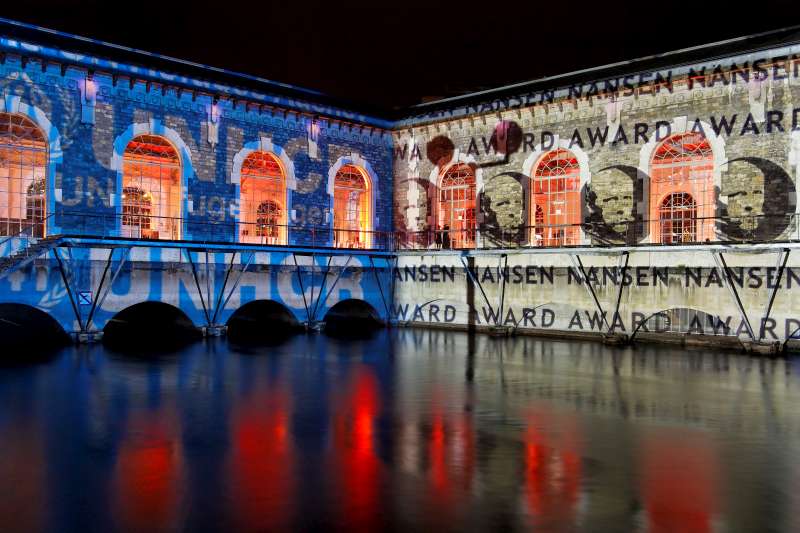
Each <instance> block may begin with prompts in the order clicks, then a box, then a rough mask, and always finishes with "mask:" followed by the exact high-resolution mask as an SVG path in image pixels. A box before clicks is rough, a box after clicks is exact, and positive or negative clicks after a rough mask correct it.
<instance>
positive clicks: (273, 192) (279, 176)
mask: <svg viewBox="0 0 800 533" xmlns="http://www.w3.org/2000/svg"><path fill="white" fill-rule="evenodd" d="M240 202H241V205H240V213H241V215H240V223H239V241H240V242H249V243H257V244H286V242H287V223H286V209H285V208H284V206H285V203H286V175H285V173H284V171H283V166H282V165H281V162H280V161H279V160H278V158H277V157H276V156H275V155H274V154H272V153H270V152H260V151H257V152H252V153H251V154H250V155H248V156H247V158H246V159H245V160H244V162H243V163H242V179H241V199H240Z"/></svg>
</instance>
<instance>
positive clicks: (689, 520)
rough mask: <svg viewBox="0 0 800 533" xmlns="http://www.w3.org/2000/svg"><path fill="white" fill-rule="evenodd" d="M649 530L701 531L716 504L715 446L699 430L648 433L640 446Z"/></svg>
mask: <svg viewBox="0 0 800 533" xmlns="http://www.w3.org/2000/svg"><path fill="white" fill-rule="evenodd" d="M641 450H642V452H641V453H642V455H641V459H640V467H641V476H640V479H641V484H642V494H643V498H644V502H645V509H646V511H647V525H648V531H651V532H654V533H658V532H665V533H666V532H671V531H681V532H684V533H703V532H707V531H711V530H712V518H713V516H714V515H715V514H716V512H717V510H718V509H719V505H718V500H717V498H718V490H719V485H718V480H717V462H716V454H717V450H716V446H715V445H714V443H713V441H712V440H711V439H710V437H709V436H708V435H705V434H703V433H701V432H680V433H677V432H676V431H675V429H670V430H667V429H664V430H662V431H657V432H652V433H649V434H647V435H646V436H645V437H644V439H643V441H642V445H641Z"/></svg>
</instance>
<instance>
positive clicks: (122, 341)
mask: <svg viewBox="0 0 800 533" xmlns="http://www.w3.org/2000/svg"><path fill="white" fill-rule="evenodd" d="M145 331H146V334H143V333H144V332H145ZM200 337H201V334H200V331H199V329H198V328H197V326H196V325H195V323H194V322H193V321H192V319H191V318H189V315H187V314H186V313H185V312H184V311H183V310H182V309H180V308H179V307H176V306H174V305H172V304H168V303H164V302H159V301H154V300H146V301H144V302H139V303H135V304H133V305H130V306H128V307H125V308H124V309H122V310H121V311H119V312H117V313H116V314H115V315H114V316H113V317H112V318H111V319H110V320H109V321H108V322H107V323H106V325H105V326H104V327H103V341H104V342H105V343H106V344H109V345H110V346H112V347H115V348H118V349H123V350H128V349H130V350H132V351H138V350H140V349H142V350H143V351H145V353H149V352H158V351H161V350H171V349H174V348H175V347H177V346H180V345H183V344H186V343H188V342H189V341H192V340H197V339H199V338H200ZM152 340H155V341H157V343H158V344H153V343H151V342H150V341H152Z"/></svg>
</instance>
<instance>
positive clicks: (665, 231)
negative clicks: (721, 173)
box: [650, 133, 716, 243]
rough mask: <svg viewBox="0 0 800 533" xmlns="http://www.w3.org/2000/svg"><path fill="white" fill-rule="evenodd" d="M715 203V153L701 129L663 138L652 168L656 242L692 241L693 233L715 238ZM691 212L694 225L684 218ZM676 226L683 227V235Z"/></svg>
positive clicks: (652, 226)
mask: <svg viewBox="0 0 800 533" xmlns="http://www.w3.org/2000/svg"><path fill="white" fill-rule="evenodd" d="M688 201H691V208H689V204H688V203H686V202H688ZM715 203H716V197H715V192H714V154H713V151H712V149H711V145H710V143H709V142H708V139H707V138H706V137H705V136H704V135H703V134H701V133H679V134H676V135H672V136H671V137H668V138H667V139H665V140H664V141H662V142H661V144H659V145H658V146H657V147H656V149H655V151H654V153H653V158H652V162H651V168H650V206H651V207H650V234H651V236H652V240H653V242H662V243H666V242H689V237H690V236H691V239H690V240H691V241H699V240H711V239H713V238H714V220H713V217H714V214H715V210H716V206H715ZM667 204H669V205H670V206H674V207H665V206H666V205H667ZM669 213H672V214H671V215H670V214H669ZM689 215H691V217H692V218H693V219H694V220H693V222H692V224H691V225H690V224H689V222H688V221H686V220H685V218H686V216H689ZM673 217H677V218H675V220H677V221H676V222H674V223H673V222H671V220H673ZM674 227H680V228H682V230H681V232H679V233H680V235H681V237H680V239H679V238H678V237H677V234H676V232H675V231H674V229H673V228H674ZM690 227H691V231H688V229H689V228H690ZM683 229H686V231H683ZM665 239H669V240H665Z"/></svg>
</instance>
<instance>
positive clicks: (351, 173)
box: [333, 165, 372, 248]
mask: <svg viewBox="0 0 800 533" xmlns="http://www.w3.org/2000/svg"><path fill="white" fill-rule="evenodd" d="M371 210H372V204H371V198H370V183H369V180H368V179H367V175H366V172H364V170H362V169H360V168H359V167H357V166H355V165H344V166H343V167H342V168H340V169H339V171H338V172H337V173H336V176H335V177H334V181H333V245H334V246H335V247H337V248H369V247H370V246H371V237H372V236H371V234H370V232H371V230H372V213H371Z"/></svg>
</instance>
